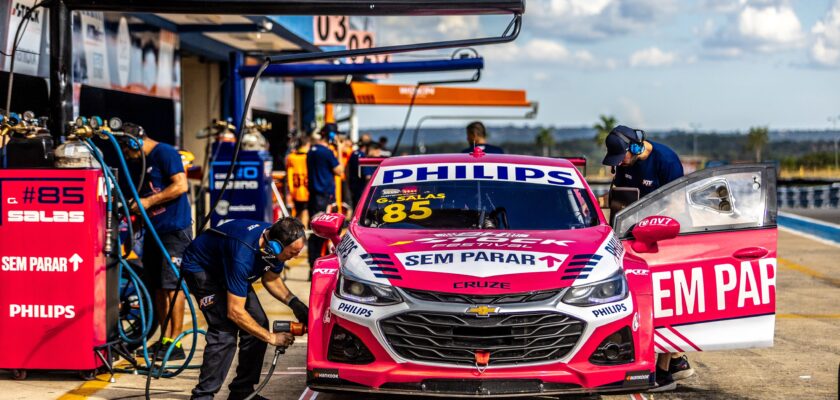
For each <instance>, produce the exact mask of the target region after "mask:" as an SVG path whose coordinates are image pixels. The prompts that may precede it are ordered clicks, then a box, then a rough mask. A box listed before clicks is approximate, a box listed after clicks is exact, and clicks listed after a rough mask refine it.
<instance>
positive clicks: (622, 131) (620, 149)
mask: <svg viewBox="0 0 840 400" xmlns="http://www.w3.org/2000/svg"><path fill="white" fill-rule="evenodd" d="M606 145H607V155H606V156H605V157H604V161H603V164H604V165H607V166H611V167H614V168H615V177H614V178H613V183H612V186H613V187H631V188H636V189H639V196H640V197H645V196H647V195H648V194H650V193H651V192H653V191H655V190H656V189H659V188H660V187H662V186H664V185H666V184H668V183H669V182H671V181H673V180H675V179H678V178H681V177H682V176H683V167H682V163H680V158H679V156H677V153H676V152H674V150H671V149H670V148H669V147H668V146H665V145H663V144H659V143H654V142H651V141H649V140H647V139H646V137H645V132H644V131H643V130H639V129H632V128H629V127H627V126H624V125H619V126H616V127H615V128H613V130H612V131H610V133H609V135H607V138H606ZM691 375H694V369H692V368H691V365H690V364H689V363H688V357H686V356H685V354H683V353H665V354H660V355H659V357H658V358H657V361H656V384H657V388H656V389H653V390H651V391H652V392H657V391H666V390H673V389H674V388H675V387H676V383H675V382H674V381H676V380H680V379H685V378H688V377H689V376H691Z"/></svg>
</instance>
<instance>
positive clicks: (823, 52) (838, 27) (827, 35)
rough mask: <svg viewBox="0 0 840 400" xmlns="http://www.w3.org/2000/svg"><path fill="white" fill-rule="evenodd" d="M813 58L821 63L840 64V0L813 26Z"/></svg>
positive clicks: (825, 64)
mask: <svg viewBox="0 0 840 400" xmlns="http://www.w3.org/2000/svg"><path fill="white" fill-rule="evenodd" d="M811 34H812V35H813V36H814V40H813V44H812V45H811V58H812V59H813V60H814V62H816V63H817V64H819V65H822V66H827V67H838V66H840V0H837V2H835V3H834V7H832V8H831V10H829V11H828V13H827V14H826V16H825V17H824V18H823V19H822V20H821V21H818V22H817V23H816V24H814V27H813V28H811Z"/></svg>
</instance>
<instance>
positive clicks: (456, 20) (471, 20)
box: [435, 15, 481, 38]
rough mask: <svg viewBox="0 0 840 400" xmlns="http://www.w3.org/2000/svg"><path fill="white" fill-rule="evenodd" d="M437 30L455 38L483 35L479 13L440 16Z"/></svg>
mask: <svg viewBox="0 0 840 400" xmlns="http://www.w3.org/2000/svg"><path fill="white" fill-rule="evenodd" d="M435 30H436V31H437V32H438V33H440V34H441V35H444V36H450V37H453V38H467V37H477V36H479V35H481V24H480V23H479V22H478V15H447V16H443V17H440V21H439V22H438V24H437V26H436V27H435Z"/></svg>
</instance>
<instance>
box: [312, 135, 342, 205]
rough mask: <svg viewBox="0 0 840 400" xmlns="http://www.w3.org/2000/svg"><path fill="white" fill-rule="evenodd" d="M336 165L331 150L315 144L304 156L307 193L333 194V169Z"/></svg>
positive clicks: (336, 162) (336, 160)
mask: <svg viewBox="0 0 840 400" xmlns="http://www.w3.org/2000/svg"><path fill="white" fill-rule="evenodd" d="M337 165H338V159H336V158H335V154H333V152H332V150H330V149H329V148H327V147H325V146H323V145H320V144H315V145H312V146H311V147H310V148H309V153H308V154H307V155H306V170H307V173H308V174H309V187H308V189H309V192H310V193H319V194H332V193H335V175H334V174H333V168H335V167H336V166H337Z"/></svg>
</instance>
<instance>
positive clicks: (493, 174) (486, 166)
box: [373, 163, 583, 188]
mask: <svg viewBox="0 0 840 400" xmlns="http://www.w3.org/2000/svg"><path fill="white" fill-rule="evenodd" d="M455 180H487V181H511V182H522V183H534V184H539V185H552V186H564V187H574V188H583V184H582V183H581V181H580V179H579V177H578V174H577V171H575V170H574V168H566V167H552V166H546V165H526V164H501V163H492V164H491V163H452V164H432V165H428V164H418V165H400V166H392V167H384V168H381V169H380V171H379V173H378V174H376V178H375V179H374V181H373V185H374V186H378V185H391V184H401V183H416V182H433V181H455Z"/></svg>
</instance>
